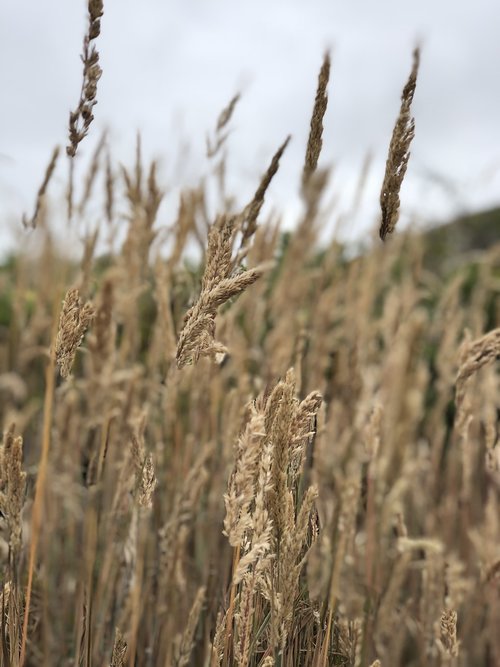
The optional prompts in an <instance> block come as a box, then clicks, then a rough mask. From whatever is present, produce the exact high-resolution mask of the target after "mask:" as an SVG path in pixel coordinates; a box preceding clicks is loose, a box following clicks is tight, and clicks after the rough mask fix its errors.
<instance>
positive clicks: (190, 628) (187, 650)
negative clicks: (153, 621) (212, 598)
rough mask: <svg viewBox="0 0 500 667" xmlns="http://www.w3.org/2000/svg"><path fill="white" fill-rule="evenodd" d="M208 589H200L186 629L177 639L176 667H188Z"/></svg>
mask: <svg viewBox="0 0 500 667" xmlns="http://www.w3.org/2000/svg"><path fill="white" fill-rule="evenodd" d="M205 593H206V589H205V587H204V586H202V587H201V588H199V589H198V592H197V593H196V597H195V599H194V602H193V605H192V607H191V610H190V612H189V616H188V620H187V623H186V628H185V630H184V632H183V633H182V635H181V636H180V637H178V638H177V642H176V647H175V656H174V665H175V667H186V665H187V664H188V663H189V657H190V655H191V651H192V650H193V645H194V633H195V630H196V626H197V625H198V620H199V618H200V613H201V609H202V606H203V602H204V601H205Z"/></svg>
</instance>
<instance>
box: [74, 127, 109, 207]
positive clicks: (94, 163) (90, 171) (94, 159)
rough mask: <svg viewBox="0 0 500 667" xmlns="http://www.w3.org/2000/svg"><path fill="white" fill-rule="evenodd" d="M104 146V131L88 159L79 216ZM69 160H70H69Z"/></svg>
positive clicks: (92, 186)
mask: <svg viewBox="0 0 500 667" xmlns="http://www.w3.org/2000/svg"><path fill="white" fill-rule="evenodd" d="M105 146H106V133H105V132H104V133H103V135H102V137H101V138H100V140H99V143H98V144H97V146H96V148H95V150H94V153H93V155H92V158H91V160H90V165H89V168H88V171H87V174H86V176H85V181H84V185H83V192H82V197H81V199H80V203H79V204H78V215H79V216H80V217H81V216H83V214H84V213H85V209H86V207H87V204H88V203H89V201H90V200H91V198H92V192H93V189H94V184H95V181H96V178H97V175H98V174H99V172H100V168H101V154H102V152H103V150H104V148H105ZM70 162H72V161H71V160H70Z"/></svg>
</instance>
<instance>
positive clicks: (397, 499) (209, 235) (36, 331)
mask: <svg viewBox="0 0 500 667" xmlns="http://www.w3.org/2000/svg"><path fill="white" fill-rule="evenodd" d="M90 6H92V7H93V9H92V11H93V12H94V14H93V15H92V11H91V21H90V28H89V31H92V30H93V32H89V35H90V37H91V38H89V39H88V40H87V43H86V48H87V51H86V52H85V49H84V55H85V54H86V60H85V58H84V68H86V69H85V77H86V78H84V86H83V88H82V99H81V100H80V105H79V111H77V112H74V114H73V115H72V120H71V122H70V130H71V134H70V143H69V148H68V155H69V156H70V157H69V158H68V159H71V156H74V154H75V153H76V151H77V149H78V144H79V142H80V141H82V140H84V139H85V134H86V132H87V131H90V129H91V125H90V124H91V119H90V116H89V114H90V110H91V108H92V105H91V106H90V110H89V109H88V108H86V107H85V104H87V105H89V103H91V102H92V100H93V99H94V98H93V97H92V96H91V95H92V94H94V96H95V94H96V91H95V89H94V88H92V86H93V85H95V86H96V85H97V80H98V79H99V76H100V70H99V72H98V71H97V69H95V67H97V66H98V65H97V62H98V59H96V58H95V56H92V46H91V44H92V42H93V40H95V38H96V37H98V34H99V30H98V28H97V27H96V26H95V22H96V21H98V20H99V12H100V11H102V6H100V3H99V2H90V3H89V7H90ZM92 26H94V27H93V28H92ZM96 33H97V34H96ZM92 35H93V36H92ZM92 67H94V69H92ZM417 69H418V52H415V56H414V64H413V69H412V72H411V74H410V78H409V80H408V83H407V84H406V86H405V88H404V91H403V96H402V105H401V109H400V112H399V116H398V120H397V122H396V125H395V131H394V135H393V140H392V141H391V146H390V148H389V157H388V163H387V164H388V166H387V172H386V176H385V180H384V184H383V186H382V194H381V207H382V217H381V227H380V230H378V231H379V233H380V236H382V237H384V238H385V237H387V240H386V242H385V243H382V241H381V240H380V239H379V238H378V234H377V233H376V232H377V230H374V232H375V233H373V235H370V236H368V235H367V238H366V243H365V245H364V249H363V250H362V251H360V252H358V253H357V254H353V253H352V252H350V250H349V248H348V247H346V246H344V245H343V244H341V243H340V242H339V241H338V240H337V239H336V238H335V237H332V238H331V239H329V240H327V241H326V242H322V243H320V242H319V236H320V233H322V230H323V228H324V226H325V225H326V226H328V224H329V218H328V211H327V208H326V206H325V197H324V196H323V195H324V192H325V189H326V187H327V184H328V178H329V173H328V171H327V170H324V169H321V168H319V167H318V158H319V155H320V150H321V143H322V138H321V137H322V123H323V121H324V116H325V111H326V106H327V94H326V90H327V84H328V75H329V59H328V58H327V57H325V61H324V63H323V66H322V68H321V71H320V75H319V79H318V92H317V96H316V100H315V102H314V108H313V114H312V120H311V133H310V138H309V143H308V146H307V150H306V157H305V163H304V170H303V178H302V182H301V183H300V184H298V187H299V188H300V192H301V196H302V202H303V211H302V214H301V217H300V219H299V220H298V221H297V225H296V228H295V230H294V231H293V232H290V233H286V234H285V233H282V232H281V231H280V227H279V219H277V218H275V217H271V218H269V219H266V218H263V216H262V214H261V209H262V205H263V202H264V198H265V194H266V191H267V189H268V188H269V187H272V178H273V176H274V174H275V172H276V171H277V169H278V168H279V163H280V160H284V159H286V146H287V141H285V142H284V143H282V144H281V146H280V142H279V139H280V138H278V141H277V152H276V154H275V155H274V156H270V161H269V166H268V167H267V170H266V168H265V169H264V170H263V172H264V173H263V177H262V180H261V182H260V183H255V184H254V186H255V196H254V197H253V199H252V200H251V201H250V202H249V203H248V204H247V205H246V206H245V207H243V208H241V209H236V208H235V207H234V204H233V202H234V199H233V198H232V197H231V196H230V194H231V193H228V192H227V188H226V183H225V178H224V174H225V164H226V142H225V138H226V136H227V130H228V127H229V126H230V123H231V116H232V114H233V113H235V108H237V104H242V103H244V101H239V99H238V98H237V97H236V98H235V99H234V100H233V101H232V102H231V103H230V104H229V106H228V107H227V108H226V109H225V110H224V111H223V112H222V113H221V115H220V117H219V119H218V122H217V124H216V128H215V130H214V132H213V135H212V137H211V140H210V142H209V151H208V152H209V155H208V158H207V159H208V160H209V162H210V164H212V167H213V172H212V181H211V183H208V184H207V183H205V184H202V185H200V186H199V187H197V188H191V189H185V190H184V191H183V192H182V194H181V196H180V198H179V206H178V215H177V217H176V219H174V220H172V221H170V223H169V224H168V225H166V224H165V221H159V220H158V218H157V213H158V209H159V206H160V203H161V201H162V198H163V196H164V195H163V186H161V185H160V184H159V183H158V179H157V175H156V165H155V164H154V163H153V164H144V162H143V160H142V157H141V152H140V143H138V149H137V155H136V159H135V163H134V164H133V165H132V166H131V167H130V168H122V169H119V168H118V166H117V165H116V164H114V162H113V159H112V153H111V151H110V148H109V146H108V144H107V142H106V141H105V140H103V141H102V142H101V143H100V144H99V147H98V150H97V152H96V154H95V157H94V160H93V161H92V164H91V166H90V169H89V171H88V173H87V174H86V175H85V177H84V178H83V187H82V188H81V190H82V193H83V194H82V198H81V199H80V200H79V201H75V194H74V193H75V189H74V187H73V186H72V184H71V182H69V184H68V189H67V197H66V208H67V218H68V229H67V234H68V236H67V238H68V239H70V238H74V235H75V232H77V234H79V235H80V237H81V238H83V252H82V253H81V257H80V258H79V259H78V260H75V259H74V248H72V252H71V257H70V255H69V254H68V253H67V252H64V250H62V249H61V248H63V247H64V243H65V237H63V239H61V237H60V235H57V234H55V233H54V230H53V226H52V222H51V215H50V208H49V207H48V205H47V198H46V191H47V188H48V186H49V183H50V177H51V173H52V170H53V166H54V165H55V163H56V161H57V160H58V159H59V160H60V159H61V156H60V155H59V154H58V153H57V152H55V153H54V156H53V160H52V162H51V165H49V167H48V169H47V174H46V178H45V179H44V182H43V184H42V187H41V188H40V193H39V197H38V199H37V206H36V211H35V213H34V215H33V216H32V217H31V218H30V219H29V220H28V219H26V220H25V222H26V224H27V225H31V226H32V227H36V230H35V232H33V234H34V235H35V237H36V240H37V243H36V245H37V248H36V251H33V250H23V249H22V248H19V251H18V252H16V254H15V255H14V256H12V257H11V258H10V259H9V260H8V261H7V262H6V263H5V264H4V265H3V266H2V267H1V268H0V423H1V424H2V427H3V430H4V436H3V441H2V445H1V448H0V528H1V533H0V573H1V574H0V584H1V585H0V614H1V618H0V647H1V650H0V665H1V666H2V667H7V666H8V665H12V666H16V667H17V666H19V665H47V666H64V665H68V666H69V665H74V666H75V667H77V666H80V665H82V666H93V667H94V666H96V667H97V666H99V667H101V666H103V667H104V666H108V665H111V666H113V667H118V666H121V665H137V666H148V667H149V666H150V667H154V666H156V665H161V666H166V667H169V666H170V665H172V666H173V665H175V666H177V667H180V666H182V665H191V666H193V667H198V666H207V667H208V666H210V667H216V666H219V665H222V666H223V667H227V666H229V665H238V666H251V667H257V666H259V667H271V666H272V665H276V666H282V667H293V666H302V665H303V666H311V667H321V666H325V665H343V666H352V667H357V666H360V667H364V666H365V665H366V666H370V665H371V667H375V666H382V667H397V666H399V665H401V666H408V667H410V666H422V667H423V666H424V665H425V666H426V667H428V666H436V667H437V666H440V665H443V666H444V665H446V666H454V667H458V666H463V667H465V666H467V667H470V666H472V665H473V666H474V667H490V666H491V667H492V666H495V665H500V633H499V632H498V629H499V627H500V514H499V494H500V454H499V452H500V450H499V444H498V437H499V431H498V422H499V414H500V393H499V369H498V357H499V355H500V328H499V327H500V298H499V296H500V290H499V287H500V246H499V245H498V242H497V243H496V244H495V243H494V241H495V238H496V239H498V238H499V235H498V234H497V235H496V237H495V235H494V234H493V235H492V238H491V239H489V238H488V239H487V241H485V242H482V241H481V240H478V239H475V240H474V241H471V238H472V237H474V230H476V231H477V229H478V227H477V225H478V224H479V222H478V219H472V220H469V224H468V226H467V225H466V223H465V222H464V221H462V222H461V223H460V225H455V226H453V225H450V226H448V227H446V228H443V230H435V231H432V232H430V233H429V234H427V235H424V234H417V233H411V231H410V232H405V233H402V232H400V231H399V232H396V233H393V232H394V230H395V227H396V223H397V220H398V215H399V206H400V202H399V192H400V187H401V182H402V180H403V177H404V173H405V171H406V166H407V163H408V157H409V145H410V142H411V139H412V137H413V132H414V125H413V121H412V119H411V114H410V105H411V99H412V97H413V91H414V89H415V83H416V77H417ZM92 77H93V78H92ZM311 104H312V101H311ZM82 109H83V112H82ZM85 109H87V110H85ZM395 111H397V110H395ZM79 123H83V125H79ZM283 139H284V137H283ZM279 146H280V147H279ZM73 178H76V176H75V175H74V174H73ZM209 186H210V187H211V188H212V193H213V191H214V190H215V191H217V192H218V194H219V198H218V199H219V203H218V214H217V216H216V217H215V218H211V217H210V216H209V214H208V213H207V210H208V204H207V190H206V188H208V187H209ZM361 186H362V184H361ZM89 202H90V203H94V204H95V203H97V205H98V206H99V207H101V209H102V210H100V212H99V215H98V216H95V215H93V216H89V215H88V213H87V211H88V205H89ZM94 209H95V206H94ZM491 215H492V217H491V220H492V222H491V224H490V223H488V225H487V227H488V229H489V233H490V234H491V227H493V228H495V225H496V229H498V226H499V222H498V221H499V219H500V218H499V216H498V215H496V216H494V215H493V214H491ZM96 219H98V222H97V223H95V220H96ZM92 222H94V223H95V224H91V223H92ZM467 229H469V231H470V230H471V229H472V230H473V231H472V232H471V235H470V236H469V237H467V234H466V230H467ZM322 236H324V234H323V235H322ZM450 239H453V243H451V241H450ZM464 239H465V240H464ZM467 239H468V240H467ZM482 239H483V240H484V236H483V237H482ZM66 242H68V241H66ZM193 249H196V250H197V251H199V253H198V254H199V255H201V260H200V261H198V260H196V261H194V260H193V259H189V257H191V258H192V257H193V255H196V253H193Z"/></svg>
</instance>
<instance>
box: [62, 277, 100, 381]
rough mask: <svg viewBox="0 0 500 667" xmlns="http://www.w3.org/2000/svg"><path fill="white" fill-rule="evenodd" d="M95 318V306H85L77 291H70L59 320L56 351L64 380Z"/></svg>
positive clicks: (88, 303) (73, 289)
mask: <svg viewBox="0 0 500 667" xmlns="http://www.w3.org/2000/svg"><path fill="white" fill-rule="evenodd" d="M93 317H94V307H93V305H92V304H91V303H90V302H87V303H85V304H83V303H82V300H81V299H80V294H79V292H78V290H77V289H75V288H71V289H70V290H68V293H67V294H66V296H65V298H64V301H63V306H62V310H61V316H60V318H59V329H58V332H57V339H56V349H55V353H56V363H57V365H58V366H59V370H60V373H61V376H62V377H63V378H66V377H68V375H69V374H70V373H71V368H72V366H73V361H74V359H75V354H76V350H77V348H78V347H79V345H80V344H81V342H82V340H83V336H84V335H85V332H86V331H87V329H88V326H89V324H90V322H91V321H92V319H93Z"/></svg>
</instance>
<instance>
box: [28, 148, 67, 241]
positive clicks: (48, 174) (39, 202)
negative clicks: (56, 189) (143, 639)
mask: <svg viewBox="0 0 500 667" xmlns="http://www.w3.org/2000/svg"><path fill="white" fill-rule="evenodd" d="M59 151H60V148H59V146H56V147H55V148H54V151H53V153H52V157H51V158H50V162H49V164H48V165H47V169H46V170H45V176H44V177H43V181H42V184H41V186H40V188H39V189H38V192H37V195H36V203H35V211H34V213H33V215H32V217H31V218H28V217H27V216H26V214H25V215H23V226H24V227H31V229H35V227H36V226H37V223H38V218H39V215H40V212H41V211H42V209H43V204H44V201H45V194H46V192H47V188H48V186H49V183H50V179H51V178H52V174H53V173H54V169H55V168H56V164H57V158H58V157H59Z"/></svg>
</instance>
